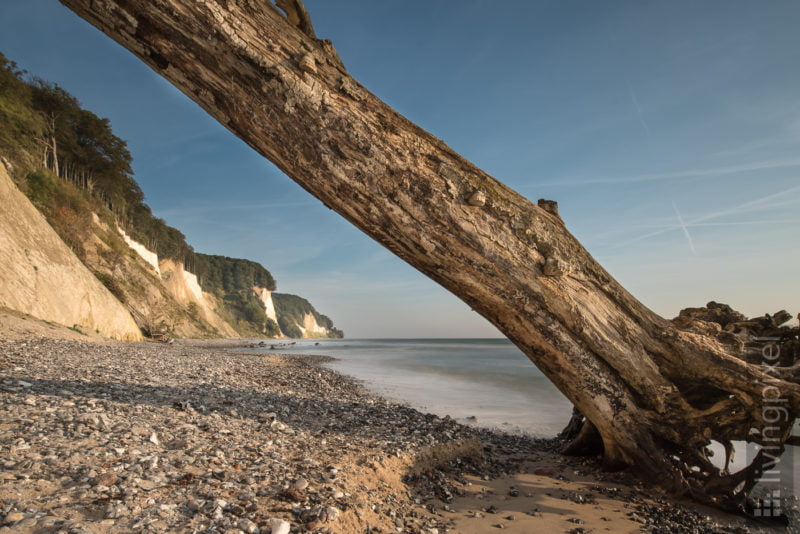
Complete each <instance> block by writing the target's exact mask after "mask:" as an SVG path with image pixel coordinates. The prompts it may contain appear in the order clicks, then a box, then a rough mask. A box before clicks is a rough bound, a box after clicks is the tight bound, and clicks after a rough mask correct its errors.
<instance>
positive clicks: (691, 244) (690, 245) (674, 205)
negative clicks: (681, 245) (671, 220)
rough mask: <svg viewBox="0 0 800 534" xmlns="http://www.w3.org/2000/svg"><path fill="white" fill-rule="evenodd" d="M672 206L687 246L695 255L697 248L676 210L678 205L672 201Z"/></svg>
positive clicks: (679, 213)
mask: <svg viewBox="0 0 800 534" xmlns="http://www.w3.org/2000/svg"><path fill="white" fill-rule="evenodd" d="M672 207H673V208H674V209H675V215H677V216H678V223H680V227H681V228H682V229H683V235H685V236H686V241H688V242H689V248H690V249H692V254H694V255H695V256H697V250H695V248H694V241H692V234H690V233H689V227H688V226H686V223H685V222H683V217H681V212H680V211H678V206H677V205H676V204H675V202H673V203H672Z"/></svg>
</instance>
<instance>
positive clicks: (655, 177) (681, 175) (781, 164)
mask: <svg viewBox="0 0 800 534" xmlns="http://www.w3.org/2000/svg"><path fill="white" fill-rule="evenodd" d="M793 167H800V158H789V159H773V160H764V161H755V162H751V163H742V164H739V165H727V166H721V167H711V168H708V169H688V170H685V171H676V172H659V173H652V174H639V175H635V176H612V177H605V178H602V177H601V178H586V179H568V178H567V179H564V180H558V181H553V182H545V183H537V184H531V185H530V186H526V187H541V186H543V185H548V186H554V185H560V186H567V187H570V186H583V185H592V184H632V183H643V182H656V181H662V180H664V181H666V180H679V179H687V178H710V177H716V176H724V175H727V174H738V173H742V172H752V171H763V170H767V169H787V168H793Z"/></svg>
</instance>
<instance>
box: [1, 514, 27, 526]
mask: <svg viewBox="0 0 800 534" xmlns="http://www.w3.org/2000/svg"><path fill="white" fill-rule="evenodd" d="M23 519H25V514H23V513H22V512H9V513H8V514H6V516H5V517H4V518H3V523H4V524H6V525H12V524H14V523H16V522H18V521H22V520H23Z"/></svg>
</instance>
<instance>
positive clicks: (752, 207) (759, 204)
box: [615, 186, 800, 251]
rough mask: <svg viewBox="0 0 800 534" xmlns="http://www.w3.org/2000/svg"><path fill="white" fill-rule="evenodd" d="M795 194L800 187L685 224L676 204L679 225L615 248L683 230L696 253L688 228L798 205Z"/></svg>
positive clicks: (665, 227)
mask: <svg viewBox="0 0 800 534" xmlns="http://www.w3.org/2000/svg"><path fill="white" fill-rule="evenodd" d="M795 193H800V186H795V187H790V188H788V189H784V190H783V191H778V192H776V193H772V194H770V195H766V196H763V197H759V198H756V199H753V200H748V201H747V202H742V203H740V204H737V205H735V206H731V207H729V208H725V209H722V210H718V211H714V212H711V213H707V214H706V215H703V216H701V217H697V218H694V219H691V220H690V221H689V222H685V221H684V220H683V218H682V217H681V216H680V213H679V212H678V208H677V207H675V204H673V207H675V213H676V214H677V215H678V221H679V224H677V225H674V224H673V225H665V226H663V227H661V228H659V229H658V230H654V231H652V232H648V233H646V234H643V235H640V236H638V237H635V238H633V239H629V240H627V241H623V242H620V243H617V244H616V246H615V248H619V247H625V246H628V245H632V244H633V243H636V242H639V241H643V240H645V239H649V238H651V237H655V236H658V235H661V234H664V233H666V232H671V231H673V230H678V229H683V231H684V233H685V234H686V237H687V239H688V240H689V242H690V246H691V248H692V251H694V245H693V244H691V243H692V242H691V237H690V235H689V232H688V228H691V227H693V226H705V225H708V224H709V223H708V221H712V220H714V219H719V218H721V217H726V216H728V215H741V214H743V213H754V212H759V211H764V210H771V209H775V208H776V207H781V206H784V205H787V204H790V203H797V202H798V200H800V198H795V199H791V197H792V195H793V194H795ZM787 199H788V200H787ZM754 223H759V224H761V223H762V221H751V224H754ZM718 224H726V223H718ZM730 224H737V223H730Z"/></svg>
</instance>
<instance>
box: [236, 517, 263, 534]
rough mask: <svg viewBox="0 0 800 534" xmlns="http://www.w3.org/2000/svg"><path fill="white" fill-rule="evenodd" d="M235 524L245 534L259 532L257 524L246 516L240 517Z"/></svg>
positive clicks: (256, 533)
mask: <svg viewBox="0 0 800 534" xmlns="http://www.w3.org/2000/svg"><path fill="white" fill-rule="evenodd" d="M236 526H237V527H238V528H239V529H240V530H242V531H244V532H245V534H258V532H260V529H259V528H258V525H256V524H255V523H253V522H252V521H250V520H249V519H246V518H242V519H240V520H239V522H238V523H236Z"/></svg>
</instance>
